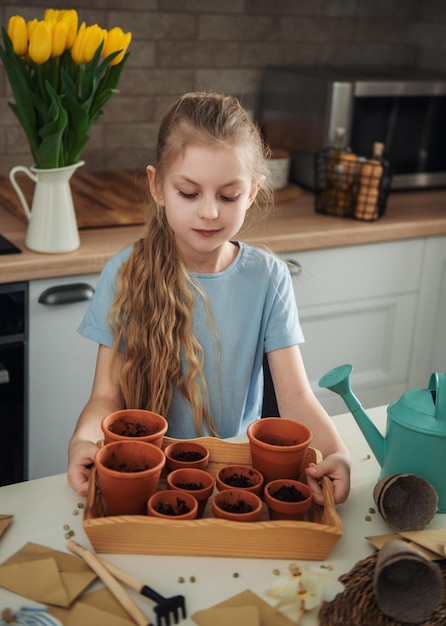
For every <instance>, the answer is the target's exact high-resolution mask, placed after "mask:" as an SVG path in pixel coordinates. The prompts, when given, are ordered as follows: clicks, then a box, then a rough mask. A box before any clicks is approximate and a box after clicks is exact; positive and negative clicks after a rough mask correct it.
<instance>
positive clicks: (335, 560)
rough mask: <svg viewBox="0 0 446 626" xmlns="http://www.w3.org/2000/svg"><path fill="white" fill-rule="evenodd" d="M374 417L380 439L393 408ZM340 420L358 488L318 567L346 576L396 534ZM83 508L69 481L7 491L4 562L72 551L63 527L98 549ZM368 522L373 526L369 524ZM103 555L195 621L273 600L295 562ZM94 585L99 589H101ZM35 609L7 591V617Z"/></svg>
mask: <svg viewBox="0 0 446 626" xmlns="http://www.w3.org/2000/svg"><path fill="white" fill-rule="evenodd" d="M368 414H369V416H370V417H371V418H372V420H373V421H374V423H375V424H376V425H377V426H378V428H379V429H380V430H381V432H384V429H385V422H386V407H377V408H374V409H370V410H368ZM333 420H334V423H335V425H336V427H337V428H338V430H339V432H340V433H341V435H342V437H343V439H344V441H345V442H346V444H347V445H348V447H349V449H350V452H351V455H352V488H351V493H350V497H349V499H348V501H347V502H346V503H345V504H343V505H340V506H339V507H338V512H339V514H340V516H341V519H342V523H343V528H344V534H343V536H342V538H341V539H340V540H339V542H338V543H337V544H336V546H335V547H334V549H333V551H332V552H331V554H330V555H329V557H328V558H327V559H326V560H325V561H323V562H320V561H313V562H312V563H313V564H316V565H317V564H322V563H323V564H326V565H331V566H332V567H333V574H334V575H335V576H340V575H341V574H343V573H345V572H347V571H349V570H350V569H351V568H352V567H353V565H354V564H355V563H356V562H357V561H359V560H360V559H362V558H365V557H367V556H368V555H370V554H372V552H373V548H372V546H371V545H370V544H369V543H368V542H367V541H366V539H365V537H366V536H371V535H381V534H387V533H389V532H391V529H390V528H389V527H388V526H387V525H386V524H385V522H384V521H383V519H382V518H381V516H380V515H379V514H378V513H375V514H370V513H369V508H370V507H374V508H376V507H375V504H374V502H373V493H372V492H373V487H374V486H375V484H376V482H377V481H378V476H379V466H378V464H377V462H376V460H375V459H374V457H373V455H372V454H371V451H370V448H369V446H368V444H367V443H366V441H365V440H364V438H363V436H362V434H361V432H360V431H359V428H358V426H357V425H356V422H355V421H354V418H353V417H352V416H351V414H350V413H345V414H342V415H339V416H336V417H334V418H333ZM369 455H370V456H369ZM79 502H83V499H82V498H80V497H79V496H77V495H76V494H75V493H74V492H73V491H72V490H71V489H70V488H69V487H68V486H67V483H66V475H65V474H60V475H57V476H51V477H48V478H41V479H38V480H33V481H29V482H24V483H19V484H16V485H11V486H7V487H2V488H0V514H12V515H14V519H13V521H12V523H11V525H10V526H9V528H8V529H7V530H6V532H5V534H4V535H3V537H2V538H0V563H1V562H3V561H4V560H5V559H6V558H8V557H9V556H11V555H12V554H13V553H14V552H16V551H17V550H19V549H20V548H22V547H23V545H24V544H25V543H26V542H28V541H30V542H34V543H39V544H42V545H45V546H48V547H51V548H53V549H56V550H63V551H67V549H66V543H67V540H66V539H65V533H66V531H65V530H64V528H63V527H64V525H68V526H69V527H70V528H71V529H72V530H73V531H74V532H75V535H74V537H73V539H75V540H76V541H77V542H78V543H80V544H82V545H84V546H86V547H88V548H90V549H91V545H90V543H89V541H88V539H87V537H86V535H85V533H84V531H83V528H82V511H79V514H78V515H73V511H74V510H77V504H78V503H79ZM367 516H369V517H371V518H372V520H371V521H367V520H366V517H367ZM445 525H446V515H437V516H436V517H435V519H434V520H433V521H432V522H431V524H430V525H429V528H440V527H444V526H445ZM102 556H104V557H105V558H106V559H108V560H109V561H111V562H112V563H115V564H116V565H119V566H120V567H121V568H122V569H125V570H126V571H128V572H129V573H130V574H132V575H133V576H135V577H136V578H138V579H139V580H141V581H142V582H144V583H146V584H148V585H150V586H152V587H154V588H155V589H156V590H157V591H158V592H159V593H161V594H162V595H164V596H172V595H176V594H182V595H184V596H185V598H186V607H187V611H188V616H190V615H191V614H192V613H194V612H195V611H197V610H200V609H205V608H208V607H211V606H213V605H214V604H216V603H217V602H221V601H223V600H225V599H227V598H229V597H231V596H234V595H236V594H238V593H240V592H242V591H244V590H245V589H250V590H251V591H253V592H254V593H256V594H257V595H258V596H260V597H261V598H263V599H264V600H266V601H268V599H267V598H266V597H265V596H264V593H265V591H266V590H267V589H268V588H269V587H271V586H272V585H273V584H274V583H275V582H276V581H277V576H275V575H274V574H273V570H274V569H279V570H280V572H281V573H283V574H285V573H286V572H287V570H288V565H289V564H290V563H291V562H293V561H291V560H290V561H286V560H274V559H240V558H238V559H228V558H215V557H212V558H206V557H176V556H151V555H150V556H147V555H141V556H139V555H137V556H134V555H102ZM234 573H237V574H238V577H234V576H233V574H234ZM191 576H193V577H195V579H196V581H195V582H190V577H191ZM179 577H183V578H184V579H185V582H184V583H180V582H178V578H179ZM95 585H96V586H97V587H98V586H100V585H101V583H95ZM129 593H130V595H131V596H132V597H133V599H134V600H135V601H136V602H137V603H138V604H139V606H140V607H141V608H142V610H143V611H144V612H145V613H146V614H147V615H148V617H149V619H151V620H152V622H153V623H156V620H155V616H154V614H153V613H152V610H151V607H152V606H153V604H152V602H151V601H150V600H147V599H145V598H142V597H141V596H138V594H136V593H135V592H129ZM32 604H33V603H32V602H30V601H28V600H26V599H23V598H21V597H19V596H17V595H16V594H14V593H11V592H9V591H7V590H5V589H3V588H0V611H1V610H2V609H3V608H5V607H11V608H13V609H18V608H20V607H21V606H23V605H32ZM287 615H288V616H289V617H290V618H292V619H293V617H294V615H293V612H292V611H289V612H288V613H287ZM317 623H318V621H317V609H315V610H314V611H313V612H309V613H307V614H306V615H305V617H304V619H303V621H302V626H314V625H316V624H317ZM180 624H181V625H184V626H193V625H195V622H194V621H193V620H191V619H190V618H189V617H188V619H186V620H182V621H181V622H180ZM195 626H196V625H195Z"/></svg>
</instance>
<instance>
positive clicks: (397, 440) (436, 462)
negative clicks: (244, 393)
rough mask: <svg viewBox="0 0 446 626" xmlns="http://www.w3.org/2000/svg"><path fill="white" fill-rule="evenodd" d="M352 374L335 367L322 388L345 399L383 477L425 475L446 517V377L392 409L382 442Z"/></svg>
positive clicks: (433, 380)
mask: <svg viewBox="0 0 446 626" xmlns="http://www.w3.org/2000/svg"><path fill="white" fill-rule="evenodd" d="M352 369H353V368H352V366H351V365H340V366H339V367H335V368H334V369H332V370H330V371H329V372H327V374H325V375H324V376H323V377H322V378H321V380H320V381H319V386H320V387H323V388H326V389H331V391H334V392H335V393H337V394H339V395H340V396H341V398H342V399H343V400H344V402H345V404H346V405H347V407H348V409H349V410H350V411H351V413H352V415H353V417H354V418H355V420H356V422H357V424H358V426H359V428H360V429H361V431H362V434H363V435H364V437H365V438H366V440H367V443H368V444H369V446H370V448H371V449H372V452H373V454H374V455H375V457H376V460H377V461H378V463H379V465H380V466H381V474H380V478H384V477H385V476H393V475H394V474H404V473H408V474H416V475H417V476H421V477H422V478H424V479H425V480H427V481H428V482H429V483H430V484H431V485H432V487H433V488H434V489H435V491H436V492H437V495H438V512H439V513H446V374H437V373H434V374H432V375H431V377H430V380H429V387H428V388H427V389H413V390H411V391H408V392H406V393H405V394H403V395H402V396H401V398H400V399H399V400H398V401H397V402H392V403H391V404H389V406H388V407H387V429H386V435H385V437H383V436H382V435H381V433H380V432H379V430H378V429H377V428H376V426H375V425H374V424H373V422H372V421H371V420H370V419H369V417H368V416H367V414H366V412H365V411H364V409H363V407H362V406H361V403H360V402H359V400H358V399H357V397H356V396H355V395H354V393H353V392H352V390H351V387H350V373H351V371H352Z"/></svg>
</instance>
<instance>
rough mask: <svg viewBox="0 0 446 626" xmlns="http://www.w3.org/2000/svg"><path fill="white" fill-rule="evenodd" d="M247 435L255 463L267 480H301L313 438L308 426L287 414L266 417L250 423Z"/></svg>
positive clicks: (254, 465)
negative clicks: (288, 416) (288, 417)
mask: <svg viewBox="0 0 446 626" xmlns="http://www.w3.org/2000/svg"><path fill="white" fill-rule="evenodd" d="M247 435H248V439H249V447H250V451H251V461H252V465H253V467H255V468H256V469H258V470H259V471H260V472H261V473H262V474H263V476H264V478H265V482H270V481H271V480H275V479H276V478H293V479H295V480H298V479H299V477H300V473H301V471H302V469H303V467H304V463H305V458H306V455H307V450H308V446H309V445H310V442H311V439H312V433H311V430H310V429H309V428H308V427H307V426H305V425H304V424H301V423H300V422H296V421H295V420H291V419H286V418H284V417H264V418H262V419H258V420H256V421H255V422H252V424H250V425H249V426H248V430H247Z"/></svg>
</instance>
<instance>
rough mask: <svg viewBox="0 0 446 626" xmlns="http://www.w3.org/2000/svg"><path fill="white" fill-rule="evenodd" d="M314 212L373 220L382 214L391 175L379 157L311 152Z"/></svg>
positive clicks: (326, 150) (333, 151)
mask: <svg viewBox="0 0 446 626" xmlns="http://www.w3.org/2000/svg"><path fill="white" fill-rule="evenodd" d="M314 168H315V172H314V174H315V183H316V185H315V202H316V207H315V208H316V212H317V213H325V214H327V215H335V216H338V217H351V218H355V219H359V220H366V221H373V220H376V219H378V218H379V217H381V216H382V215H384V212H385V209H386V204H387V198H388V195H389V191H390V184H391V174H390V167H389V164H388V162H387V161H386V160H385V159H383V158H373V159H365V158H358V157H357V156H356V155H354V154H352V153H349V152H348V151H345V152H341V153H340V154H339V153H338V152H336V150H334V149H333V148H326V149H324V150H321V151H320V152H318V153H317V154H316V155H315V159H314Z"/></svg>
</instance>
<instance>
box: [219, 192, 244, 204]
mask: <svg viewBox="0 0 446 626" xmlns="http://www.w3.org/2000/svg"><path fill="white" fill-rule="evenodd" d="M239 198H240V194H238V195H236V196H222V197H221V199H222V200H224V202H237V200H238V199H239Z"/></svg>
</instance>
